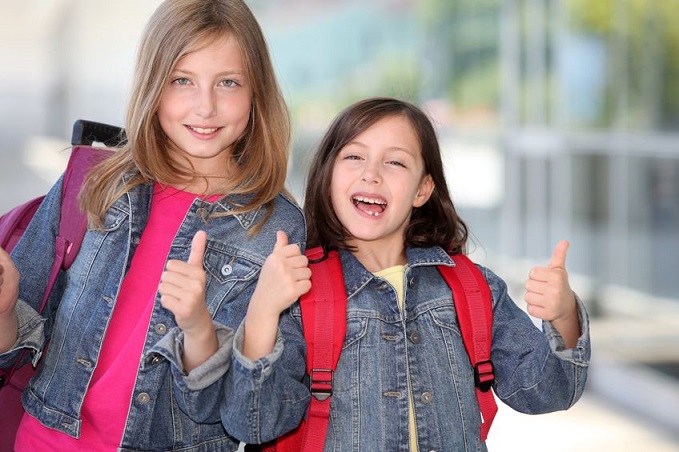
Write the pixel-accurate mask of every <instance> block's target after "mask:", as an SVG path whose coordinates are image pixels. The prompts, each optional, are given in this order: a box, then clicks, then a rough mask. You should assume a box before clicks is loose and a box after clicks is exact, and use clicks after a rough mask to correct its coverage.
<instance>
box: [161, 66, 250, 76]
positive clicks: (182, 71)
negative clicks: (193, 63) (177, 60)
mask: <svg viewBox="0 0 679 452" xmlns="http://www.w3.org/2000/svg"><path fill="white" fill-rule="evenodd" d="M172 74H182V75H196V74H195V72H192V71H189V70H186V69H181V68H175V69H174V70H173V71H172ZM230 75H245V71H239V70H235V69H233V70H227V71H222V72H218V73H217V74H216V77H217V78H218V77H226V76H230Z"/></svg>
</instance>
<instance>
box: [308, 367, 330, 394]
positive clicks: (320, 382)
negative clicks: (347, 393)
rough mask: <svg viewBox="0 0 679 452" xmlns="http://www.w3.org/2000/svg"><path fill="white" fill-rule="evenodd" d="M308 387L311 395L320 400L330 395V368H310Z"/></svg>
mask: <svg viewBox="0 0 679 452" xmlns="http://www.w3.org/2000/svg"><path fill="white" fill-rule="evenodd" d="M309 378H310V381H309V388H310V389H311V395H312V396H314V397H315V398H316V400H320V401H321V402H322V401H324V400H326V399H327V398H328V397H330V396H331V395H332V378H333V372H332V369H311V374H310V375H309Z"/></svg>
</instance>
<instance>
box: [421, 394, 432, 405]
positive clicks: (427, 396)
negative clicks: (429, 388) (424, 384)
mask: <svg viewBox="0 0 679 452" xmlns="http://www.w3.org/2000/svg"><path fill="white" fill-rule="evenodd" d="M420 400H421V401H422V402H424V403H430V402H431V401H432V400H434V396H433V394H432V393H431V392H423V393H422V396H420Z"/></svg>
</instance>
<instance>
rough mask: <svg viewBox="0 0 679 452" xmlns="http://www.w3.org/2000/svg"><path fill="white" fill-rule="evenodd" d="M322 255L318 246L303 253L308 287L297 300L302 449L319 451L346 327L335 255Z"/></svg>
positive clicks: (344, 297)
mask: <svg viewBox="0 0 679 452" xmlns="http://www.w3.org/2000/svg"><path fill="white" fill-rule="evenodd" d="M324 254H325V253H324V251H323V250H322V249H319V248H314V249H311V250H309V251H308V252H307V257H308V258H309V268H310V269H311V290H310V291H309V292H307V293H306V294H305V295H304V296H303V297H302V298H301V300H300V307H301V310H302V326H303V328H304V336H305V338H306V341H307V373H308V374H309V378H310V386H311V402H310V403H309V411H308V413H307V418H306V429H305V434H304V440H303V448H302V450H303V451H306V452H312V451H322V450H323V446H324V444H325V436H326V433H327V431H328V422H329V420H330V396H332V385H333V377H334V372H335V369H336V368H337V362H338V361H339V357H340V353H341V352H342V346H343V345H344V337H345V336H346V330H347V295H346V289H345V287H344V276H343V274H342V264H341V262H340V258H339V254H338V253H337V251H331V252H330V253H328V254H327V257H325V258H323V256H324ZM317 314H318V315H317Z"/></svg>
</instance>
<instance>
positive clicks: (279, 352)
mask: <svg viewBox="0 0 679 452" xmlns="http://www.w3.org/2000/svg"><path fill="white" fill-rule="evenodd" d="M298 306H299V305H298V304H296V305H294V306H293V307H292V308H291V309H288V310H287V311H285V312H283V314H282V315H281V319H280V322H279V330H278V336H277V339H276V345H275V346H274V350H273V352H272V353H271V354H269V355H267V356H265V357H263V358H260V359H258V360H256V361H252V360H249V359H248V358H246V357H245V356H244V355H243V353H242V350H243V325H242V324H241V326H240V328H238V331H237V332H236V337H235V340H234V349H233V363H232V372H231V374H230V377H229V379H230V384H229V386H230V388H231V397H232V400H233V403H232V404H230V406H229V407H227V410H226V412H225V415H226V416H227V417H229V418H231V420H232V421H235V422H232V423H231V424H230V425H232V426H233V428H234V431H232V432H229V433H231V434H233V435H234V436H235V437H237V438H238V439H240V440H242V441H245V442H246V443H255V444H259V443H262V442H267V441H270V440H272V439H275V438H277V437H279V436H281V435H282V434H284V433H287V432H288V431H290V430H292V429H294V428H295V427H297V426H298V425H299V423H300V422H301V420H302V417H303V416H304V414H305V413H306V410H307V407H308V404H309V400H310V397H311V394H310V392H309V386H308V383H307V381H306V378H305V372H306V364H305V356H306V344H305V341H304V335H303V333H302V325H301V322H300V320H299V318H296V317H295V316H293V315H292V314H291V310H292V309H295V308H296V307H298ZM239 406H242V407H247V413H248V416H247V417H244V416H238V413H239V409H238V407H239Z"/></svg>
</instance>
